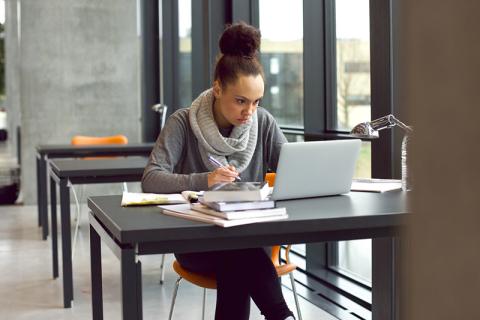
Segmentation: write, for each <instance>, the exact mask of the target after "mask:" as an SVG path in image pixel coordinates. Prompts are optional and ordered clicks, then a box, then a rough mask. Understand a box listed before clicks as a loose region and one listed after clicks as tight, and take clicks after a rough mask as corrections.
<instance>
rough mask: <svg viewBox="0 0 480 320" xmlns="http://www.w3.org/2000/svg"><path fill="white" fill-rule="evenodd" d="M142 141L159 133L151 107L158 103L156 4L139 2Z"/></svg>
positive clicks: (157, 120) (156, 119)
mask: <svg viewBox="0 0 480 320" xmlns="http://www.w3.org/2000/svg"><path fill="white" fill-rule="evenodd" d="M138 8H139V11H140V12H139V13H140V17H139V19H140V30H141V31H140V38H141V75H142V76H141V79H142V80H141V90H142V91H141V96H142V100H141V101H142V102H141V103H142V141H144V142H153V141H155V140H156V138H157V135H158V133H159V131H160V126H159V117H158V114H156V113H155V112H154V111H153V110H152V109H151V106H152V105H154V104H156V103H158V102H159V101H160V85H161V84H160V73H161V72H162V70H160V68H161V67H160V65H159V31H158V21H159V16H158V12H159V10H158V2H156V1H140V2H139V6H138Z"/></svg>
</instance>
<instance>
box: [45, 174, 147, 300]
mask: <svg viewBox="0 0 480 320" xmlns="http://www.w3.org/2000/svg"><path fill="white" fill-rule="evenodd" d="M48 172H49V176H50V204H51V228H52V269H53V270H52V271H53V278H58V239H57V206H56V204H57V199H56V187H57V184H58V185H59V189H60V190H59V191H60V192H59V197H60V226H61V227H60V229H61V233H62V275H63V304H64V307H65V308H70V307H71V302H72V301H73V271H72V244H71V230H70V228H71V226H70V223H71V222H70V187H69V186H70V184H71V185H74V184H93V183H95V184H97V183H115V182H133V181H140V179H141V177H142V175H141V174H116V175H114V176H101V175H89V173H88V171H86V172H85V175H84V176H79V177H69V176H68V175H67V176H64V175H62V176H59V175H58V174H57V173H56V172H55V171H54V170H52V168H49V171H48Z"/></svg>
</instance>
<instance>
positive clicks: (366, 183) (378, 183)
mask: <svg viewBox="0 0 480 320" xmlns="http://www.w3.org/2000/svg"><path fill="white" fill-rule="evenodd" d="M399 189H402V183H401V181H400V180H391V179H354V180H353V181H352V187H351V188H350V190H351V191H365V192H386V191H393V190H399Z"/></svg>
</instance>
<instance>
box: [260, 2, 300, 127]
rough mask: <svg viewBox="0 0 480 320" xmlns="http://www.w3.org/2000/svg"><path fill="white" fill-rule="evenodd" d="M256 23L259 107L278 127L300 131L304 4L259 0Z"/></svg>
mask: <svg viewBox="0 0 480 320" xmlns="http://www.w3.org/2000/svg"><path fill="white" fill-rule="evenodd" d="M272 8H275V10H274V11H275V13H274V14H272ZM259 20H260V31H261V32H262V46H261V49H260V50H261V62H262V65H263V67H264V69H265V77H266V79H265V80H266V83H265V93H264V97H263V99H262V102H261V105H262V106H263V107H265V108H266V109H268V110H269V111H270V112H271V113H272V114H273V116H274V117H275V119H276V120H277V122H278V123H279V125H280V126H281V127H289V128H302V129H303V2H302V0H293V1H292V0H260V1H259ZM286 21H288V23H286Z"/></svg>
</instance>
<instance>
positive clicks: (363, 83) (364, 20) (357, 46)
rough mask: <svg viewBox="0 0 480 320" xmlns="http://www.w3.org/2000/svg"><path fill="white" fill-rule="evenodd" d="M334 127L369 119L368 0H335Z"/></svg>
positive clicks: (344, 126)
mask: <svg viewBox="0 0 480 320" xmlns="http://www.w3.org/2000/svg"><path fill="white" fill-rule="evenodd" d="M335 8H336V42H337V44H336V49H337V124H336V128H335V129H337V130H342V131H343V130H346V131H350V130H351V129H352V128H353V127H354V126H355V125H356V124H358V123H360V122H364V121H369V120H370V27H369V26H370V21H369V1H368V0H336V2H335Z"/></svg>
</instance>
